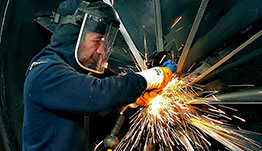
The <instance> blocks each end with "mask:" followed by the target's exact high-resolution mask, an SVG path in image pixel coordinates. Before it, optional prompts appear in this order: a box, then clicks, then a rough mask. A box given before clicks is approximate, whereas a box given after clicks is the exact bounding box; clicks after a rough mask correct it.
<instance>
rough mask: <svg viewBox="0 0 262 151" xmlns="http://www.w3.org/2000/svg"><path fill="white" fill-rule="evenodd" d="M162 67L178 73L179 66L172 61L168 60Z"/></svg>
mask: <svg viewBox="0 0 262 151" xmlns="http://www.w3.org/2000/svg"><path fill="white" fill-rule="evenodd" d="M162 67H167V68H169V69H170V70H171V71H172V73H176V70H177V65H176V63H175V62H172V61H171V60H167V61H166V62H164V64H163V65H162Z"/></svg>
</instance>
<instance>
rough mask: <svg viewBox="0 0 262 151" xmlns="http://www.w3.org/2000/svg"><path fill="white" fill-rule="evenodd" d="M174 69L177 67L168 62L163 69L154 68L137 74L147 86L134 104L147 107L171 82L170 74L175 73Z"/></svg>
mask: <svg viewBox="0 0 262 151" xmlns="http://www.w3.org/2000/svg"><path fill="white" fill-rule="evenodd" d="M176 69H177V65H176V64H175V63H172V62H171V61H170V60H169V61H166V62H165V63H164V64H163V67H154V68H151V69H149V70H146V71H142V72H140V73H139V74H140V75H142V76H143V77H145V79H146V80H147V84H148V85H147V91H146V92H145V93H144V94H143V95H142V96H140V97H139V98H138V99H137V100H136V103H135V104H137V105H139V106H147V105H148V104H149V103H150V101H151V100H152V99H153V98H155V97H156V96H157V95H160V94H162V91H163V88H165V87H166V85H167V84H168V83H169V82H170V81H171V80H172V74H173V73H176ZM143 72H144V73H143ZM150 80H151V81H150Z"/></svg>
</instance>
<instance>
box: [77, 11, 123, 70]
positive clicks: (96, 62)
mask: <svg viewBox="0 0 262 151" xmlns="http://www.w3.org/2000/svg"><path fill="white" fill-rule="evenodd" d="M117 32H118V28H117V27H114V24H113V23H106V22H105V21H104V20H103V19H101V18H98V17H95V16H92V15H88V13H85V14H84V18H83V22H82V25H81V29H80V33H79V37H78V40H77V44H76V48H75V58H76V61H77V63H78V64H79V65H80V66H81V67H82V68H84V69H86V70H89V71H92V72H95V73H99V74H102V73H104V69H105V68H107V65H108V63H107V61H108V58H109V55H110V52H111V49H112V47H113V44H114V41H115V38H116V35H117Z"/></svg>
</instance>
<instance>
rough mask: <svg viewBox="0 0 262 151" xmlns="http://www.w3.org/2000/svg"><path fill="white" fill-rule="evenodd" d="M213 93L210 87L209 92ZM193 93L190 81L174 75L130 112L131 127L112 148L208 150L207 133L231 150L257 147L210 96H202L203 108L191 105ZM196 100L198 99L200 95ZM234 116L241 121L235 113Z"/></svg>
mask: <svg viewBox="0 0 262 151" xmlns="http://www.w3.org/2000/svg"><path fill="white" fill-rule="evenodd" d="M215 93H216V92H213V91H211V92H210V95H214V94H215ZM207 95H208V94H207ZM196 96H198V95H197V94H196V92H195V90H193V88H192V87H191V86H189V82H187V81H183V80H180V79H179V78H177V77H174V78H173V79H172V81H171V82H169V84H168V85H167V86H166V87H165V88H164V90H163V93H162V94H161V95H158V96H157V97H155V98H154V99H152V101H151V102H150V104H149V105H148V106H147V107H145V108H141V109H140V110H139V111H138V112H137V113H135V115H134V116H132V118H131V122H130V123H131V126H130V129H129V131H128V132H127V134H126V135H125V136H124V137H123V138H122V140H121V141H120V143H119V144H118V146H117V147H116V148H115V151H132V150H149V149H150V147H152V146H153V145H155V144H157V145H158V146H159V149H160V150H166V149H167V148H168V149H169V150H171V151H172V150H173V149H176V150H177V149H181V148H179V146H181V145H182V146H183V147H184V149H186V150H189V151H191V150H192V151H193V150H207V149H208V146H211V143H210V142H209V141H208V138H207V135H209V136H210V137H213V138H214V139H215V140H217V141H219V142H220V143H222V144H223V145H225V146H226V147H227V148H229V149H231V150H256V149H258V148H260V146H259V145H258V144H257V143H256V142H254V141H253V140H251V139H249V138H247V137H245V136H244V135H243V133H244V132H242V131H240V130H239V129H237V128H235V127H232V126H231V127H230V126H228V124H226V123H227V122H225V121H227V120H231V119H232V118H230V117H228V116H226V113H225V112H224V111H223V110H221V109H220V108H216V107H215V106H212V105H210V104H208V102H210V101H212V100H206V99H203V102H202V103H203V104H206V105H207V107H209V108H208V109H206V110H204V109H201V108H200V107H197V106H194V105H192V104H191V103H192V102H195V100H196V99H195V97H196ZM198 101H200V103H201V99H198ZM213 101H216V100H213ZM220 107H221V106H220ZM233 117H235V118H238V119H240V120H241V121H244V119H242V118H240V117H237V116H235V115H233ZM246 132H247V131H245V133H246ZM260 149H261V148H260ZM181 150H183V149H181Z"/></svg>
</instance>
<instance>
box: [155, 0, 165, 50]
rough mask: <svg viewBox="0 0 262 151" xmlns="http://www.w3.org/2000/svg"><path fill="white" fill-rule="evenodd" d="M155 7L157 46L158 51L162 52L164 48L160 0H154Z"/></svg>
mask: <svg viewBox="0 0 262 151" xmlns="http://www.w3.org/2000/svg"><path fill="white" fill-rule="evenodd" d="M154 9H155V26H156V28H155V29H156V48H157V49H156V51H157V52H160V51H163V50H164V44H163V29H162V17H161V14H162V13H161V5H160V0H154Z"/></svg>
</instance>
